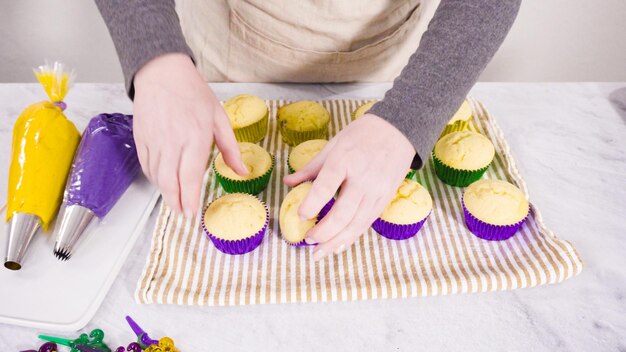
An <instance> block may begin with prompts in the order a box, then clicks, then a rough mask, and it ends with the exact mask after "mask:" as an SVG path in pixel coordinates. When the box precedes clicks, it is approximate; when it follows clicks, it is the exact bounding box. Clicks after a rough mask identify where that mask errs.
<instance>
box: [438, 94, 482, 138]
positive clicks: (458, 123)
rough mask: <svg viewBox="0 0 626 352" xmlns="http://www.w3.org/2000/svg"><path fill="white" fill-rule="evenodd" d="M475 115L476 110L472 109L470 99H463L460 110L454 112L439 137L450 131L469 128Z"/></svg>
mask: <svg viewBox="0 0 626 352" xmlns="http://www.w3.org/2000/svg"><path fill="white" fill-rule="evenodd" d="M473 117H474V112H473V111H472V107H471V105H470V103H469V101H467V99H465V100H463V104H461V107H459V110H457V111H456V113H454V116H452V119H450V121H448V124H447V125H446V127H445V128H444V129H443V132H441V136H439V138H441V137H443V136H445V135H447V134H448V133H452V132H458V131H466V130H469V129H470V121H471V120H472V118H473Z"/></svg>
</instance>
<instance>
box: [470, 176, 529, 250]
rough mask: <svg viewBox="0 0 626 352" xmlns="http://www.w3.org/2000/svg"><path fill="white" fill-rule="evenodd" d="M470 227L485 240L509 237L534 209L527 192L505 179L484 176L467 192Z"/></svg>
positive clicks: (498, 239)
mask: <svg viewBox="0 0 626 352" xmlns="http://www.w3.org/2000/svg"><path fill="white" fill-rule="evenodd" d="M462 203H463V213H464V214H465V224H466V225H467V228H468V229H469V230H470V231H471V232H472V233H473V234H474V235H476V236H477V237H480V238H482V239H485V240H495V241H500V240H506V239H507V238H509V237H511V236H513V235H514V234H515V233H516V232H517V230H519V228H520V227H521V226H522V224H523V223H524V220H526V217H527V216H528V213H529V212H530V206H529V204H528V201H527V200H526V197H525V196H524V193H522V191H520V189H519V188H517V187H515V186H514V185H512V184H510V183H508V182H506V181H501V180H480V181H477V182H474V183H472V184H471V185H469V187H467V189H466V190H465V192H464V193H463V199H462Z"/></svg>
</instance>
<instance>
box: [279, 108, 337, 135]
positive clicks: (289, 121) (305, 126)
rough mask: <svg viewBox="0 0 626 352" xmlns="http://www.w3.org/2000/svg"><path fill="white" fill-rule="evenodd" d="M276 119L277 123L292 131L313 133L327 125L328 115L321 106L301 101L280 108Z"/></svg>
mask: <svg viewBox="0 0 626 352" xmlns="http://www.w3.org/2000/svg"><path fill="white" fill-rule="evenodd" d="M277 118H278V123H280V124H281V125H285V127H287V128H288V129H290V130H292V131H300V132H302V131H314V130H319V129H321V128H323V127H325V126H327V125H328V122H329V121H330V113H329V112H328V110H326V109H325V108H324V107H323V106H322V105H321V104H318V103H316V102H314V101H308V100H303V101H299V102H296V103H291V104H287V105H284V106H282V107H281V108H280V109H278V113H277Z"/></svg>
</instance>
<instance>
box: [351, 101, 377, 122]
mask: <svg viewBox="0 0 626 352" xmlns="http://www.w3.org/2000/svg"><path fill="white" fill-rule="evenodd" d="M374 104H376V101H375V100H373V101H370V102H369V103H365V104H363V105H361V106H359V107H358V108H356V110H354V112H353V113H352V116H353V117H354V119H355V120H356V119H358V118H359V117H361V116H363V115H364V114H365V113H366V112H367V111H368V110H369V109H370V108H371V107H372V106H374Z"/></svg>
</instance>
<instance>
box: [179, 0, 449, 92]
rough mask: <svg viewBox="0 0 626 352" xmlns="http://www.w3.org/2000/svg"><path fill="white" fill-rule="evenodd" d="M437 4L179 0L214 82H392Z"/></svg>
mask: <svg viewBox="0 0 626 352" xmlns="http://www.w3.org/2000/svg"><path fill="white" fill-rule="evenodd" d="M438 3H439V1H437V0H421V1H420V0H351V1H348V0H334V1H333V0H177V1H176V10H177V12H178V15H179V17H180V22H181V26H182V29H183V33H184V35H185V38H186V39H187V43H188V44H189V46H190V47H191V49H192V51H193V52H194V55H195V58H196V64H197V66H198V68H199V69H200V71H201V72H202V74H203V76H204V78H205V79H206V80H207V81H209V82H354V81H360V82H381V81H392V80H393V79H394V78H395V77H396V76H397V75H398V74H400V71H401V70H402V68H403V67H404V66H405V65H406V63H407V62H408V59H409V57H410V56H411V54H412V53H414V52H415V50H416V49H417V47H418V45H419V40H420V38H421V36H422V34H423V33H424V31H425V30H426V28H427V26H428V22H429V21H430V19H431V18H432V16H433V14H434V12H435V9H436V7H437V5H438Z"/></svg>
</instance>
